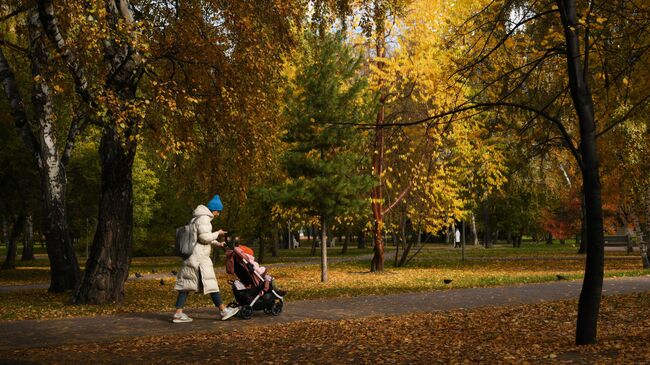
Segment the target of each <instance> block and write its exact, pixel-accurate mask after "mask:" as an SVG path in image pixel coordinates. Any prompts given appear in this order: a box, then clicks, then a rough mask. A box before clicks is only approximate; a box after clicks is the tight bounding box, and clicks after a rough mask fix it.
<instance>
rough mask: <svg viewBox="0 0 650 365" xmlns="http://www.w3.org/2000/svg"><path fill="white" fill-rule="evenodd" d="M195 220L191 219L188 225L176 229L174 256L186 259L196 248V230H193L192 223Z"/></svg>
mask: <svg viewBox="0 0 650 365" xmlns="http://www.w3.org/2000/svg"><path fill="white" fill-rule="evenodd" d="M195 221H196V218H192V220H190V223H188V224H186V225H184V226H182V227H178V228H176V255H177V256H180V257H182V258H183V260H185V259H187V258H188V257H190V256H191V255H192V252H194V246H196V240H197V239H196V230H195V229H194V222H195Z"/></svg>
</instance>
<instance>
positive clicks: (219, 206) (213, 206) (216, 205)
mask: <svg viewBox="0 0 650 365" xmlns="http://www.w3.org/2000/svg"><path fill="white" fill-rule="evenodd" d="M206 206H207V207H208V209H210V211H215V210H218V211H222V210H223V203H221V198H219V195H215V196H214V197H213V198H212V200H210V201H209V202H208V204H206Z"/></svg>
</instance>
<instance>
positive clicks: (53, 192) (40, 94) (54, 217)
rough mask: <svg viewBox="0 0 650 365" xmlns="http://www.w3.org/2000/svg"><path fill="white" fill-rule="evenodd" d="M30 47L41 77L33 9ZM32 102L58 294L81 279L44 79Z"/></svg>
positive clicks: (43, 59)
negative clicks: (71, 237) (37, 128)
mask: <svg viewBox="0 0 650 365" xmlns="http://www.w3.org/2000/svg"><path fill="white" fill-rule="evenodd" d="M29 29H30V50H31V52H32V76H33V77H34V78H35V79H36V78H39V79H43V70H42V68H44V66H45V64H46V63H47V61H48V55H47V53H46V51H45V44H44V39H43V36H42V34H41V32H40V21H39V18H38V14H37V13H36V12H32V13H30V24H29ZM32 102H33V104H34V112H35V115H36V120H37V123H38V126H39V133H38V138H39V140H38V146H39V147H40V148H39V159H38V162H39V164H40V166H39V172H40V177H41V187H42V193H43V204H44V208H43V212H44V215H45V216H44V219H43V232H44V233H45V240H46V247H47V255H48V258H49V260H50V275H51V282H50V288H49V291H51V292H55V293H61V292H64V291H66V290H72V289H74V288H75V287H76V285H77V284H78V282H79V278H80V275H81V274H80V271H79V264H78V262H77V257H76V255H75V253H74V249H73V247H72V240H71V239H70V231H69V230H68V219H67V213H66V206H65V203H66V189H67V178H66V169H65V164H64V163H63V161H62V159H61V156H60V155H59V151H58V149H59V147H58V145H59V144H58V143H57V138H56V137H57V136H56V131H55V129H54V125H55V123H56V117H55V113H54V110H53V104H52V90H51V89H50V87H49V85H48V84H47V83H46V82H45V81H42V82H34V87H33V95H32Z"/></svg>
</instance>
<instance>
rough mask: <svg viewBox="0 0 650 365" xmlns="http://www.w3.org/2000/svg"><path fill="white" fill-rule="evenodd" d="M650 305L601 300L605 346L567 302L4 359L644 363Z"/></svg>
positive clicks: (140, 341)
mask: <svg viewBox="0 0 650 365" xmlns="http://www.w3.org/2000/svg"><path fill="white" fill-rule="evenodd" d="M649 306H650V293H640V294H633V295H617V296H605V297H603V302H602V306H601V310H600V321H599V328H598V344H596V345H589V346H575V345H574V333H575V332H574V331H575V320H576V308H577V304H576V301H575V300H568V301H558V302H547V303H542V304H535V305H517V306H507V307H496V308H481V309H474V310H454V311H448V312H434V313H412V314H407V315H400V316H381V317H367V318H358V319H349V320H339V321H322V320H307V321H300V322H294V323H290V324H281V325H267V326H255V327H250V328H246V330H243V331H231V332H228V333H227V334H224V335H220V334H215V333H204V332H198V333H191V334H175V335H174V336H156V337H143V338H134V339H128V340H122V341H117V342H113V343H90V344H79V345H64V346H57V347H47V348H36V349H20V350H7V351H5V352H4V353H3V358H4V359H5V361H7V362H18V361H20V362H38V363H59V364H70V363H79V362H81V363H84V362H87V361H88V359H89V358H92V359H93V362H95V363H112V364H122V363H147V364H162V363H165V364H169V363H236V364H252V363H273V364H296V363H314V364H316V363H317V364H344V363H349V364H384V363H391V364H392V363H400V364H433V363H444V364H449V363H452V364H460V363H463V364H464V363H484V364H499V363H517V364H547V363H588V364H592V363H602V364H610V363H619V364H642V363H648V359H650V347H649V346H647V341H648V337H649V335H650V331H649V330H648V328H650V317H648V315H647V308H648V307H649ZM188 349H190V350H188Z"/></svg>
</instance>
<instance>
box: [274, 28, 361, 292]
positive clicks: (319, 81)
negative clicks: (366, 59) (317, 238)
mask: <svg viewBox="0 0 650 365" xmlns="http://www.w3.org/2000/svg"><path fill="white" fill-rule="evenodd" d="M305 43H306V46H305V49H304V52H303V54H302V55H301V57H300V60H299V61H298V65H297V70H296V74H295V79H294V84H293V85H292V87H289V88H288V90H287V108H286V116H287V121H288V126H287V132H286V135H285V138H284V139H285V142H287V143H288V144H289V148H288V150H287V152H286V153H285V155H284V167H285V168H286V172H287V176H288V177H289V179H288V182H287V184H286V185H285V189H284V194H283V195H284V197H283V200H284V201H285V203H287V204H288V205H290V206H298V207H300V208H302V209H307V210H308V211H309V212H310V214H313V215H314V216H318V217H319V218H320V221H321V268H322V274H321V281H323V282H325V281H327V240H326V237H327V236H326V234H327V228H328V224H330V223H331V222H332V221H333V220H334V218H336V217H340V216H342V215H346V214H351V213H352V212H357V211H359V210H360V209H362V208H363V207H364V206H365V205H366V204H367V201H366V199H367V198H366V197H367V195H368V193H369V191H370V188H371V187H372V186H373V179H372V177H371V176H370V174H369V172H368V171H365V172H364V171H363V170H362V167H364V166H367V165H368V163H367V162H368V161H367V160H368V159H367V158H366V156H363V155H362V153H361V151H362V147H363V145H364V143H365V142H366V140H367V136H366V135H364V134H363V133H362V132H361V131H360V130H359V129H357V128H356V127H354V124H358V123H361V122H362V121H363V120H364V118H365V117H366V116H368V115H369V110H368V108H369V107H368V106H369V105H372V100H370V94H369V93H368V92H367V89H366V85H367V83H366V80H365V79H364V78H363V77H362V76H361V75H360V73H359V61H360V59H359V57H357V56H355V55H354V53H353V51H352V49H351V48H350V47H348V46H346V45H345V44H343V42H342V40H341V37H340V36H338V35H334V34H321V36H313V35H307V37H306V42H305Z"/></svg>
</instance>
